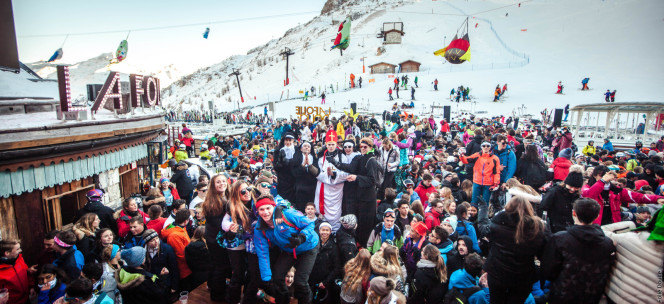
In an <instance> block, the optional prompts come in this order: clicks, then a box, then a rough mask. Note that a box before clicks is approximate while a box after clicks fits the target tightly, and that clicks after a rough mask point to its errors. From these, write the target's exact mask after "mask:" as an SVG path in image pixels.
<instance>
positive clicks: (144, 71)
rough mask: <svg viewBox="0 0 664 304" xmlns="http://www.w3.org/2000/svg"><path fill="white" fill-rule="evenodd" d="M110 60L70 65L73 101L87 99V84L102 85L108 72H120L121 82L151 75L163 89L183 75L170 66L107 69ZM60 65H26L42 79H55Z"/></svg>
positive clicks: (122, 65) (103, 58)
mask: <svg viewBox="0 0 664 304" xmlns="http://www.w3.org/2000/svg"><path fill="white" fill-rule="evenodd" d="M111 58H113V54H112V53H104V54H101V55H99V56H97V57H94V58H90V59H88V60H85V61H81V62H78V63H75V64H72V65H70V68H69V72H70V80H71V89H72V96H73V97H74V99H75V100H78V99H81V98H86V97H87V91H86V90H87V87H86V85H87V84H103V83H104V82H105V81H106V78H107V77H108V74H109V72H110V71H116V72H120V73H121V80H122V81H129V76H128V75H129V74H141V75H153V76H156V77H157V78H159V80H160V83H161V85H162V86H163V87H166V86H168V85H170V84H171V83H172V82H173V81H175V80H177V79H179V78H180V77H182V76H183V74H184V73H181V72H179V70H178V69H177V68H176V67H175V66H173V65H172V64H169V65H165V66H164V67H162V68H155V69H153V68H147V67H140V66H133V65H131V64H127V63H125V62H123V63H120V64H116V65H113V66H111V67H110V68H108V67H107V65H108V62H109V61H110V60H111ZM60 64H63V63H60V62H57V61H56V62H53V63H49V62H44V61H40V62H32V63H27V64H26V65H27V66H28V67H30V68H31V69H32V70H33V71H35V72H36V73H37V74H38V75H39V76H41V77H42V78H44V79H57V78H58V77H57V73H56V69H57V68H56V67H57V66H58V65H60Z"/></svg>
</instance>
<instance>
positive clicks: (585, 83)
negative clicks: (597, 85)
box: [581, 77, 590, 91]
mask: <svg viewBox="0 0 664 304" xmlns="http://www.w3.org/2000/svg"><path fill="white" fill-rule="evenodd" d="M588 81H590V78H588V77H586V78H583V80H581V91H584V90H589V89H588Z"/></svg>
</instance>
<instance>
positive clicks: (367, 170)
mask: <svg viewBox="0 0 664 304" xmlns="http://www.w3.org/2000/svg"><path fill="white" fill-rule="evenodd" d="M373 148H374V143H373V140H371V139H370V138H368V137H365V138H362V139H361V140H360V152H361V153H362V155H361V156H358V157H355V158H353V161H352V162H351V163H350V165H347V164H341V163H336V164H335V162H336V161H333V160H332V158H331V159H330V162H331V163H332V164H333V165H335V166H336V167H337V168H339V169H340V170H343V171H346V172H349V173H351V175H348V177H347V178H346V181H347V183H348V182H357V207H356V208H355V209H356V210H357V213H355V215H356V216H357V221H358V227H357V241H358V242H359V243H360V244H366V243H367V240H368V239H369V235H370V234H371V229H373V226H374V225H373V223H374V217H375V215H376V189H377V181H378V171H379V170H380V168H379V166H378V162H376V159H375V158H374V152H373V151H374V150H373ZM344 190H345V189H344ZM344 192H345V191H344Z"/></svg>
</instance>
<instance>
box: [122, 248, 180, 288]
mask: <svg viewBox="0 0 664 304" xmlns="http://www.w3.org/2000/svg"><path fill="white" fill-rule="evenodd" d="M146 250H147V248H146ZM164 267H166V269H168V274H166V275H158V276H159V279H160V280H161V282H162V284H163V285H164V286H165V287H166V288H167V289H173V290H178V289H179V286H180V270H179V268H178V262H177V257H176V256H175V251H173V247H171V245H168V244H167V243H166V242H165V241H159V253H158V254H156V255H155V256H154V257H152V258H151V257H150V253H149V251H148V253H146V258H145V270H146V271H148V272H150V273H161V269H163V268H164ZM116 272H117V271H116Z"/></svg>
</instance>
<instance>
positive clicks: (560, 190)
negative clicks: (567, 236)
mask: <svg viewBox="0 0 664 304" xmlns="http://www.w3.org/2000/svg"><path fill="white" fill-rule="evenodd" d="M581 171H583V167H581V166H579V165H573V166H572V167H570V172H569V174H567V177H566V178H565V181H564V182H563V183H559V184H557V185H555V186H553V188H551V189H549V191H547V192H546V193H545V194H544V196H543V197H542V203H541V204H540V212H539V213H540V214H542V216H543V213H544V212H545V211H546V212H547V222H548V224H549V226H550V228H551V232H552V233H556V232H559V231H565V230H566V229H567V227H570V226H572V225H573V224H574V219H573V218H572V205H573V204H574V201H575V200H576V199H577V198H579V190H580V189H581V187H583V173H581Z"/></svg>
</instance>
